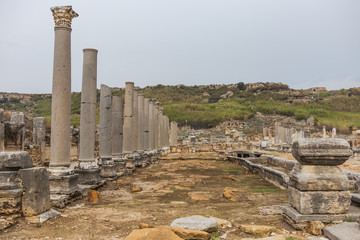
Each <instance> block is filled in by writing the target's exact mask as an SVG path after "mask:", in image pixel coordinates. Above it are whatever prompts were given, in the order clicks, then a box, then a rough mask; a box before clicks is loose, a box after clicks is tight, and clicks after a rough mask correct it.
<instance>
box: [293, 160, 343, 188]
mask: <svg viewBox="0 0 360 240" xmlns="http://www.w3.org/2000/svg"><path fill="white" fill-rule="evenodd" d="M289 177H290V179H289V186H292V187H294V188H296V189H298V190H303V191H327V190H329V191H347V190H348V188H349V180H348V178H347V177H346V175H345V174H344V173H343V171H342V170H341V169H340V168H339V167H336V166H318V165H301V164H296V165H295V167H294V168H293V170H292V171H291V172H290V175H289Z"/></svg>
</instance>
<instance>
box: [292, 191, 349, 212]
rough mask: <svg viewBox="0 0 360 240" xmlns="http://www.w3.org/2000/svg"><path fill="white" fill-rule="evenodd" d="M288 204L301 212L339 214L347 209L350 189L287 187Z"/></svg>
mask: <svg viewBox="0 0 360 240" xmlns="http://www.w3.org/2000/svg"><path fill="white" fill-rule="evenodd" d="M288 189H289V201H290V205H291V206H292V207H294V208H295V209H296V210H298V211H299V213H301V214H341V213H346V212H347V211H348V210H349V207H350V203H351V194H350V191H299V190H297V189H295V188H293V187H289V188H288Z"/></svg>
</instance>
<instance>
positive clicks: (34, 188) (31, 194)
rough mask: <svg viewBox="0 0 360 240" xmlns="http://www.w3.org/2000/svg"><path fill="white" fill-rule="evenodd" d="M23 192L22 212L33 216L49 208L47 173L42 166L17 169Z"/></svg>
mask: <svg viewBox="0 0 360 240" xmlns="http://www.w3.org/2000/svg"><path fill="white" fill-rule="evenodd" d="M18 173H19V178H20V179H21V180H22V185H23V189H24V194H23V197H22V203H21V204H22V214H23V215H24V216H34V215H37V214H40V213H43V212H45V211H47V210H49V209H50V185H49V173H48V172H47V170H46V169H45V168H44V167H34V168H27V169H21V170H19V172H18Z"/></svg>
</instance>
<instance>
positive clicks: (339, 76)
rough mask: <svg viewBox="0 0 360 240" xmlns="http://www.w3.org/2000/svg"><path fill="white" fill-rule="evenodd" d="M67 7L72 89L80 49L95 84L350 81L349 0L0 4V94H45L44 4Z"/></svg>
mask: <svg viewBox="0 0 360 240" xmlns="http://www.w3.org/2000/svg"><path fill="white" fill-rule="evenodd" d="M62 5H72V6H73V9H74V10H75V11H76V12H77V13H78V14H79V17H78V18H75V19H73V24H72V29H73V31H72V91H80V90H81V79H82V57H83V52H82V49H83V48H96V49H98V50H99V54H98V87H99V86H100V84H107V85H109V86H111V87H124V85H125V82H126V81H133V82H135V85H137V86H140V87H144V86H151V85H157V84H164V85H177V84H185V85H202V84H220V83H225V84H230V83H238V82H245V83H249V82H282V83H286V84H288V85H289V86H290V87H292V88H296V89H299V88H310V87H315V86H325V87H327V88H328V89H340V88H350V87H360V1H359V0H336V1H335V0H113V1H110V0H107V1H91V0H76V1H72V2H71V1H57V0H55V1H45V0H37V1H29V0H1V1H0V29H1V32H0V92H23V93H49V92H51V86H52V71H53V50H54V21H53V17H52V14H51V11H50V7H52V6H62Z"/></svg>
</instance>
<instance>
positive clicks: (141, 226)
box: [139, 223, 152, 229]
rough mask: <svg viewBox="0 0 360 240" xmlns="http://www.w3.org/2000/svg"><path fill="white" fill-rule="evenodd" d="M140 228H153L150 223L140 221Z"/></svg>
mask: <svg viewBox="0 0 360 240" xmlns="http://www.w3.org/2000/svg"><path fill="white" fill-rule="evenodd" d="M139 228H140V229H143V228H152V226H150V224H147V223H139Z"/></svg>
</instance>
